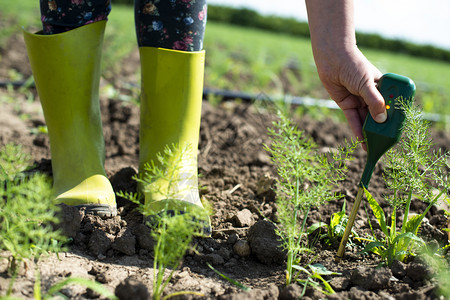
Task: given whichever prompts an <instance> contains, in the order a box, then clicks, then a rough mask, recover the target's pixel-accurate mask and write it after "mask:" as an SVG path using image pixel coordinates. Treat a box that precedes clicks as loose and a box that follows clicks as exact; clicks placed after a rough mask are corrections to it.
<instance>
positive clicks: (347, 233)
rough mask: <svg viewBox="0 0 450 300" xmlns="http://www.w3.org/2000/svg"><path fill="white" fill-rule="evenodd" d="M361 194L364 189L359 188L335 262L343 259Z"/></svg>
mask: <svg viewBox="0 0 450 300" xmlns="http://www.w3.org/2000/svg"><path fill="white" fill-rule="evenodd" d="M363 194H364V188H362V187H360V188H359V189H358V194H357V195H356V199H355V203H354V204H353V208H352V212H351V214H350V217H349V218H348V222H347V226H346V227H345V231H344V235H343V236H342V240H341V244H340V245H339V250H338V252H337V254H336V258H335V261H336V262H340V261H341V259H342V258H343V257H344V251H345V245H347V241H348V237H349V236H350V233H351V232H352V228H353V223H355V219H356V215H357V214H358V210H359V206H360V205H361V200H362V196H363Z"/></svg>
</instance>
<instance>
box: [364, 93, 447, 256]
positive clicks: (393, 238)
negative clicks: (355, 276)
mask: <svg viewBox="0 0 450 300" xmlns="http://www.w3.org/2000/svg"><path fill="white" fill-rule="evenodd" d="M400 107H401V109H403V110H404V112H405V115H406V120H405V124H404V130H403V137H402V139H401V140H400V142H399V144H398V145H397V146H396V147H394V148H392V149H391V150H389V151H388V152H387V153H386V155H385V159H384V161H385V163H386V168H385V175H384V179H385V181H386V185H387V188H388V189H389V191H390V194H389V195H388V196H386V197H385V198H386V201H387V202H388V203H389V204H390V206H391V207H392V209H393V211H392V215H391V218H390V220H389V219H388V218H387V216H386V215H385V213H384V211H383V209H382V208H381V206H380V205H379V204H378V203H377V201H376V200H375V199H374V198H373V197H372V196H371V195H370V193H369V192H368V191H366V196H367V199H368V201H369V205H370V207H371V209H372V211H373V213H374V215H375V217H376V219H377V221H378V223H379V224H380V227H381V229H382V231H383V233H384V236H385V237H384V239H380V240H378V239H376V238H375V237H374V241H373V242H371V243H369V244H368V245H367V246H366V247H365V249H364V250H363V252H367V251H369V250H370V251H372V252H374V253H377V254H379V255H381V257H382V260H383V262H384V263H386V264H387V265H391V264H392V262H393V261H394V260H395V259H397V260H400V261H404V260H405V259H406V258H407V256H409V255H415V251H414V246H415V245H417V244H422V245H423V244H424V241H423V240H422V239H421V238H420V237H418V236H417V233H418V230H419V227H420V224H421V223H422V220H423V218H424V217H425V215H426V214H427V213H428V211H429V210H430V208H431V207H432V206H433V205H434V204H436V203H437V202H438V201H440V199H441V198H443V196H448V189H449V187H450V180H449V175H448V170H449V169H450V153H449V152H445V153H443V152H442V151H440V150H439V151H433V146H434V145H433V142H432V140H431V137H430V131H429V127H430V124H429V122H427V121H425V120H423V119H422V116H421V110H420V109H419V108H418V107H417V106H414V105H407V104H406V103H404V102H403V101H400ZM413 198H416V199H419V200H421V201H424V202H425V203H428V207H427V208H426V209H425V210H424V211H423V212H422V213H421V214H419V215H415V216H413V217H410V214H409V210H410V206H411V201H412V200H413ZM400 209H402V210H404V215H403V219H402V220H401V223H400V224H399V226H400V225H401V228H400V230H399V231H398V228H397V211H398V210H400Z"/></svg>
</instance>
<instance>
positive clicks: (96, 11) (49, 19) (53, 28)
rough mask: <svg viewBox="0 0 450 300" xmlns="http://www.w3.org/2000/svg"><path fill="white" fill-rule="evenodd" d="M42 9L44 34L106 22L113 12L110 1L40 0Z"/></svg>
mask: <svg viewBox="0 0 450 300" xmlns="http://www.w3.org/2000/svg"><path fill="white" fill-rule="evenodd" d="M40 7H41V21H42V26H43V32H44V34H55V33H62V32H66V31H68V30H71V29H74V28H77V27H80V26H83V25H86V24H90V23H93V22H97V21H102V20H106V19H107V18H108V14H109V12H110V11H111V3H110V0H40Z"/></svg>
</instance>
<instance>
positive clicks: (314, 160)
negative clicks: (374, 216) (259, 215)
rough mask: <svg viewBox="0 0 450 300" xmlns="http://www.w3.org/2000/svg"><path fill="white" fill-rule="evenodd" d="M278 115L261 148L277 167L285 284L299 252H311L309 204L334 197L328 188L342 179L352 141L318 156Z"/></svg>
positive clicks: (291, 126)
mask: <svg viewBox="0 0 450 300" xmlns="http://www.w3.org/2000/svg"><path fill="white" fill-rule="evenodd" d="M278 116H279V121H278V122H274V123H273V128H269V130H268V131H269V135H270V137H271V142H272V143H271V145H270V146H268V145H265V149H266V150H267V151H268V152H269V153H270V154H271V156H272V161H273V163H274V164H275V165H276V167H277V173H278V178H277V179H276V192H277V200H276V202H277V205H278V220H279V226H278V229H277V234H278V235H279V236H280V238H281V241H282V244H283V247H284V248H285V249H286V251H287V266H286V285H289V284H290V283H291V282H292V279H293V276H294V273H295V272H296V271H295V264H296V263H298V262H299V258H300V254H302V253H304V252H312V250H311V249H310V248H308V247H307V238H306V237H307V230H306V220H307V217H308V213H309V211H310V209H311V208H313V207H319V206H321V205H322V204H324V203H325V202H326V201H328V200H331V199H336V197H337V195H336V194H335V193H334V192H333V191H332V190H333V188H334V187H336V186H337V184H338V182H339V181H340V180H342V179H344V177H345V174H344V171H345V164H344V161H345V160H346V159H347V158H348V154H349V152H351V151H353V149H354V148H355V147H356V145H355V144H353V145H352V147H349V148H347V149H344V148H343V149H341V151H337V152H336V153H333V154H330V155H329V156H327V155H322V156H321V155H319V154H318V150H317V146H316V145H315V144H314V142H313V141H311V139H309V138H307V137H305V135H304V133H303V132H302V131H300V130H298V128H297V126H296V125H294V124H293V123H292V121H291V120H290V119H289V118H288V117H287V116H286V114H285V113H282V112H281V111H279V113H278Z"/></svg>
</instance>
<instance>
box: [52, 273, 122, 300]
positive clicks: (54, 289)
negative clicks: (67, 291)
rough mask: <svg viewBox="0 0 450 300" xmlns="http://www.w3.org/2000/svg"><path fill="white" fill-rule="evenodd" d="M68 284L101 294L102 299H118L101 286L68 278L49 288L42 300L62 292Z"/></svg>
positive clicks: (85, 280)
mask: <svg viewBox="0 0 450 300" xmlns="http://www.w3.org/2000/svg"><path fill="white" fill-rule="evenodd" d="M69 284H79V285H82V286H84V287H87V288H90V289H91V290H93V291H95V292H97V293H99V294H101V295H102V296H103V297H106V298H109V299H113V300H118V298H117V297H116V296H115V295H114V294H113V293H111V292H110V291H109V290H108V289H107V288H105V287H104V286H103V285H102V284H100V283H98V282H96V281H92V280H89V279H85V278H79V277H69V278H67V279H65V280H63V281H60V282H58V283H57V284H55V285H53V286H51V287H50V289H49V290H48V293H47V295H45V296H44V299H50V297H51V296H52V295H54V294H55V293H57V292H59V291H60V290H62V289H63V288H64V287H66V286H68V285H69Z"/></svg>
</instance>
